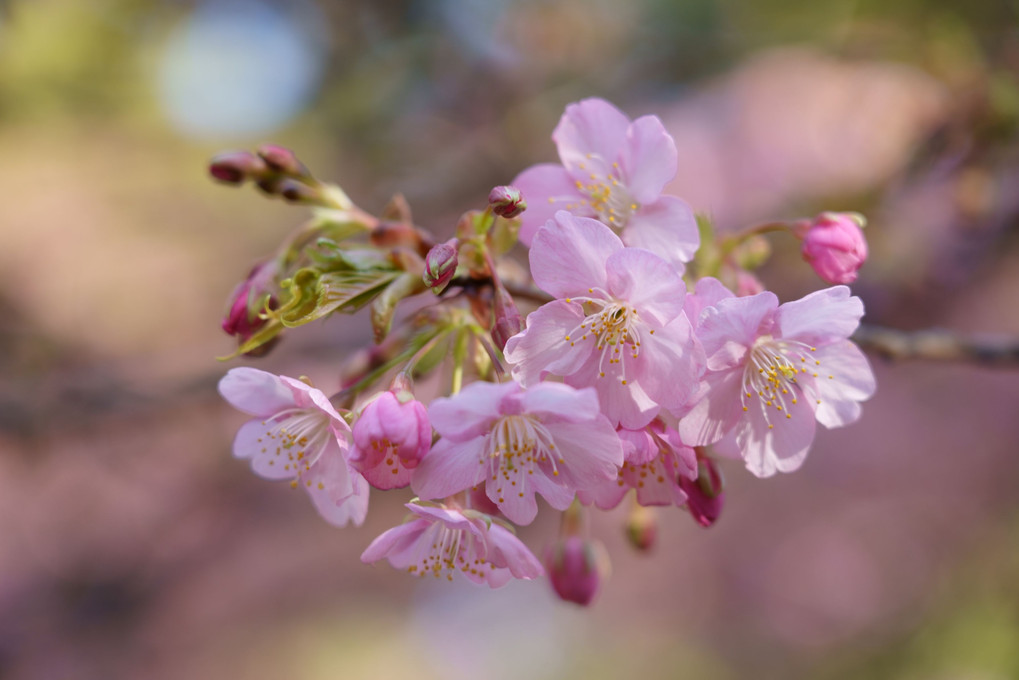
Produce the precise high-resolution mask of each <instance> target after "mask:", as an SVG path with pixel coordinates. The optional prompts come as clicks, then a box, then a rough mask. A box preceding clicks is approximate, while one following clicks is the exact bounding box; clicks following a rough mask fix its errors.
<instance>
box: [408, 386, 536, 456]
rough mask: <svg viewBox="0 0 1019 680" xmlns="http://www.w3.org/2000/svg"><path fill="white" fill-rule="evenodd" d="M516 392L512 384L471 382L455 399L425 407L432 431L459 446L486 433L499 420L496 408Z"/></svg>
mask: <svg viewBox="0 0 1019 680" xmlns="http://www.w3.org/2000/svg"><path fill="white" fill-rule="evenodd" d="M517 389H519V388H518V387H517V386H516V385H514V384H513V383H503V384H501V385H500V384H496V383H489V382H484V381H478V382H473V383H471V384H470V385H468V386H467V387H465V388H464V389H463V390H461V391H460V393H459V394H458V395H456V396H455V397H440V398H438V399H435V400H434V401H433V402H432V403H431V405H430V406H429V407H428V419H429V420H430V421H431V424H432V427H433V428H435V431H436V432H438V433H439V434H440V435H442V437H443V438H444V439H447V440H450V441H454V442H462V441H467V440H469V439H473V438H475V437H479V436H481V435H483V434H485V433H487V432H488V428H489V425H490V424H491V422H492V421H493V420H495V419H496V418H498V417H499V404H500V402H502V400H503V398H504V397H505V396H506V395H507V394H511V393H513V392H514V391H515V390H517Z"/></svg>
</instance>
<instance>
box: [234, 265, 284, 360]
mask: <svg viewBox="0 0 1019 680" xmlns="http://www.w3.org/2000/svg"><path fill="white" fill-rule="evenodd" d="M275 271H276V267H275V264H274V263H273V262H272V261H268V262H262V263H259V264H257V265H255V267H254V268H253V269H252V270H251V273H250V274H248V278H247V279H245V280H244V281H243V282H241V283H240V284H239V285H238V286H237V287H236V288H234V290H233V293H231V294H230V299H229V309H228V310H227V313H226V317H224V318H223V330H224V331H225V332H226V333H227V335H233V336H236V337H237V339H238V340H239V341H240V342H241V344H243V343H244V342H245V341H247V340H248V338H250V337H251V336H252V335H254V334H255V333H256V332H257V331H258V330H259V329H260V328H261V327H262V326H264V325H265V323H266V320H265V319H263V318H262V317H261V316H260V313H261V312H262V309H263V308H264V306H265V303H266V297H267V296H268V291H269V287H270V284H271V282H272V277H273V275H274V274H275ZM268 303H269V306H270V307H272V306H274V305H275V304H276V299H275V298H273V297H271V296H268Z"/></svg>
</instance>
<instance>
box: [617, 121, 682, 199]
mask: <svg viewBox="0 0 1019 680" xmlns="http://www.w3.org/2000/svg"><path fill="white" fill-rule="evenodd" d="M620 151H621V153H620V154H619V164H620V165H621V166H622V170H623V177H624V178H625V182H626V188H627V189H629V191H630V195H631V196H633V198H634V200H636V201H637V202H638V203H650V202H652V201H654V200H655V199H657V198H658V197H659V196H660V195H661V193H662V189H663V188H664V187H665V185H666V184H667V183H669V182H670V181H672V179H673V178H674V177H675V176H676V165H677V154H676V142H675V141H673V139H672V135H670V134H669V133H668V132H666V130H665V126H664V125H662V121H661V120H659V119H658V116H641V117H640V118H638V119H637V120H635V121H633V123H631V124H630V126H629V128H627V131H626V140H625V141H624V142H623V145H622V148H621V149H620Z"/></svg>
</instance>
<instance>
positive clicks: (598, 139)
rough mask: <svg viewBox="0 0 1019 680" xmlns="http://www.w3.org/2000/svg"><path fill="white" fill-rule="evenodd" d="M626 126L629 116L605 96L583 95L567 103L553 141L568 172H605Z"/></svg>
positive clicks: (608, 168)
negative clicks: (606, 99) (595, 97)
mask: <svg viewBox="0 0 1019 680" xmlns="http://www.w3.org/2000/svg"><path fill="white" fill-rule="evenodd" d="M629 127H630V119H629V118H627V117H626V115H625V114H623V112H622V111H620V110H619V109H617V108H616V107H615V106H613V105H612V104H609V103H608V102H607V101H605V100H604V99H584V100H582V101H579V102H576V103H574V104H570V105H569V106H567V107H566V111H565V112H564V113H563V116H562V118H561V119H560V120H559V124H558V125H557V126H556V129H555V130H554V131H553V132H552V141H553V142H555V145H556V148H557V149H558V151H559V158H560V159H561V160H562V162H563V165H565V166H566V169H567V170H569V171H570V174H572V175H577V174H579V173H586V171H588V170H590V171H594V172H597V173H598V174H607V172H608V170H610V169H611V164H612V163H613V162H614V161H615V160H616V158H617V157H618V155H619V151H620V149H621V147H622V146H623V143H624V142H625V140H626V132H627V130H628V129H629ZM581 166H584V167H583V168H581Z"/></svg>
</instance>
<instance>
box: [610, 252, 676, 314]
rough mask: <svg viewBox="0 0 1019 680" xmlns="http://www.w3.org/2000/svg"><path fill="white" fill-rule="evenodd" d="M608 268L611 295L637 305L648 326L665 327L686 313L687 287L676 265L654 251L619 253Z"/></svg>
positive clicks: (616, 253)
mask: <svg viewBox="0 0 1019 680" xmlns="http://www.w3.org/2000/svg"><path fill="white" fill-rule="evenodd" d="M604 267H605V273H606V276H607V283H608V292H609V294H610V295H612V296H613V297H614V298H616V299H618V300H622V301H625V302H628V303H629V304H631V305H633V307H634V308H635V309H636V310H637V311H638V312H639V313H640V317H641V318H642V319H643V320H644V321H645V322H646V323H651V324H658V325H661V326H664V325H665V324H667V323H669V322H670V321H672V320H673V319H675V318H676V317H677V316H679V314H680V312H682V311H683V300H684V298H685V297H686V284H684V283H683V279H681V278H680V276H679V274H678V273H677V272H676V270H675V268H674V267H673V266H672V265H670V264H669V263H668V262H666V261H665V260H663V259H662V258H660V257H658V256H657V255H655V254H654V253H652V252H651V251H648V250H643V249H641V248H624V249H622V250H617V251H616V252H614V253H612V254H611V255H610V256H609V257H608V259H607V260H606V261H605V265H604Z"/></svg>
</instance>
